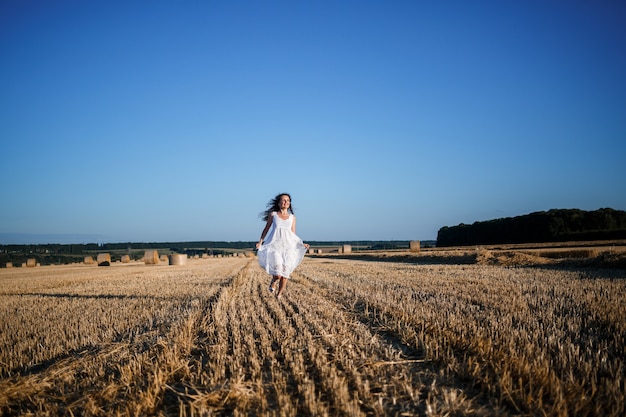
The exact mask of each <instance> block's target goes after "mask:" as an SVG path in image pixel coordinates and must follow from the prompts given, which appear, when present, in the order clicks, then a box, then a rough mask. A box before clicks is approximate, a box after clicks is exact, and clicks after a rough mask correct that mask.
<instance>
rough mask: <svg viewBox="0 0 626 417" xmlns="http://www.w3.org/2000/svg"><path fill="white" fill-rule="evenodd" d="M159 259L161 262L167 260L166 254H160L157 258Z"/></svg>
mask: <svg viewBox="0 0 626 417" xmlns="http://www.w3.org/2000/svg"><path fill="white" fill-rule="evenodd" d="M159 260H160V261H161V262H168V258H167V255H161V257H160V258H159Z"/></svg>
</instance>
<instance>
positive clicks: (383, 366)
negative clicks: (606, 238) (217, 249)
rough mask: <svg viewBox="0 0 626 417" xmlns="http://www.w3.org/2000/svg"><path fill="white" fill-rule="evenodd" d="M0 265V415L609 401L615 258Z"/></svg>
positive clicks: (617, 383) (620, 306)
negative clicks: (611, 262)
mask: <svg viewBox="0 0 626 417" xmlns="http://www.w3.org/2000/svg"><path fill="white" fill-rule="evenodd" d="M268 282H269V280H268V277H267V275H266V274H265V273H264V271H262V270H261V269H260V268H259V267H258V265H257V261H256V259H255V258H243V257H234V258H211V259H202V260H189V261H188V263H187V265H184V266H167V265H165V264H160V265H143V264H140V263H132V264H113V265H112V266H110V267H96V266H87V265H73V266H48V267H37V268H13V269H1V270H0V415H99V416H100V415H101V416H104V415H106V416H110V415H124V416H126V415H128V416H140V415H175V416H194V415H205V416H208V415H275V416H307V415H309V416H323V415H329V416H335V415H343V416H359V415H429V416H430V415H432V416H449V415H477V416H491V415H548V416H567V415H570V416H585V415H606V416H621V415H623V414H624V411H625V409H624V407H625V403H626V387H625V385H624V381H625V375H626V369H625V366H624V358H625V357H626V271H624V270H619V269H597V270H595V269H590V268H587V269H571V268H570V269H565V268H561V269H559V268H556V267H550V266H548V267H503V266H493V265H477V264H474V265H453V264H450V265H446V264H436V263H427V264H416V263H410V262H382V261H364V260H350V259H339V258H337V257H327V258H325V257H320V258H308V257H307V258H305V260H304V262H303V264H302V265H301V266H300V267H299V268H298V269H297V270H296V273H295V274H294V275H293V278H292V280H291V281H290V282H289V284H288V286H287V288H286V292H285V294H284V296H283V298H282V299H280V300H277V299H275V298H274V297H273V296H272V295H271V294H270V293H269V292H268V289H267V286H268Z"/></svg>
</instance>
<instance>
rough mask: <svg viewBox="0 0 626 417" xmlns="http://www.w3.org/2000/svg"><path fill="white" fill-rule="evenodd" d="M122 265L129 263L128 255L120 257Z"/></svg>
mask: <svg viewBox="0 0 626 417" xmlns="http://www.w3.org/2000/svg"><path fill="white" fill-rule="evenodd" d="M121 261H122V263H123V264H127V263H129V262H130V255H122V259H121Z"/></svg>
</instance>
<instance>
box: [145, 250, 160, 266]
mask: <svg viewBox="0 0 626 417" xmlns="http://www.w3.org/2000/svg"><path fill="white" fill-rule="evenodd" d="M143 261H144V262H145V264H146V265H157V264H158V263H159V252H158V251H156V250H147V251H145V252H144V254H143Z"/></svg>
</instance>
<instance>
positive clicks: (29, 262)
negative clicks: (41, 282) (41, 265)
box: [26, 258, 37, 268]
mask: <svg viewBox="0 0 626 417" xmlns="http://www.w3.org/2000/svg"><path fill="white" fill-rule="evenodd" d="M26 266H27V267H28V268H34V267H36V266H37V259H35V258H28V259H27V260H26Z"/></svg>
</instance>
